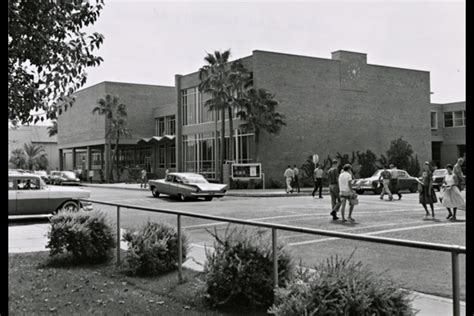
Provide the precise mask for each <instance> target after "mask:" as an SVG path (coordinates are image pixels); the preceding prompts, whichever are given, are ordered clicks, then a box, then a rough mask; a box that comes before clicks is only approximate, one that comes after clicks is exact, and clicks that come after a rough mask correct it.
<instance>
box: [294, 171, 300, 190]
mask: <svg viewBox="0 0 474 316" xmlns="http://www.w3.org/2000/svg"><path fill="white" fill-rule="evenodd" d="M299 174H300V171H299V170H298V168H296V165H294V166H293V175H294V178H293V182H294V186H295V187H296V189H297V190H298V193H300V181H299V179H298V176H299Z"/></svg>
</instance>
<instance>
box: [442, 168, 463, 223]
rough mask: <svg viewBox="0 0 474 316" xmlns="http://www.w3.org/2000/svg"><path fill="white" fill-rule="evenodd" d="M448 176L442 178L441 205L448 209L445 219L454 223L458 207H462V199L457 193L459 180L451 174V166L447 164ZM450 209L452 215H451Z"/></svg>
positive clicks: (459, 192)
mask: <svg viewBox="0 0 474 316" xmlns="http://www.w3.org/2000/svg"><path fill="white" fill-rule="evenodd" d="M446 170H447V171H448V174H447V175H445V176H444V180H443V201H442V202H441V205H443V206H444V207H446V208H447V209H448V213H449V214H448V217H446V219H449V220H452V221H455V220H456V211H457V209H458V207H461V206H463V205H464V199H463V197H462V195H461V191H459V188H458V185H459V179H458V176H457V175H456V174H454V172H453V165H450V164H448V165H447V166H446ZM451 208H452V209H453V213H451Z"/></svg>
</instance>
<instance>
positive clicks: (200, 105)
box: [181, 87, 214, 125]
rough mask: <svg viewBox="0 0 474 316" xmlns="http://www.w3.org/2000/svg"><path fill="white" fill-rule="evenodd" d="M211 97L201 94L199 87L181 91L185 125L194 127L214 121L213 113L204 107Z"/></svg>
mask: <svg viewBox="0 0 474 316" xmlns="http://www.w3.org/2000/svg"><path fill="white" fill-rule="evenodd" d="M207 99H209V96H207V95H203V94H201V92H199V89H198V87H192V88H188V89H183V90H181V107H182V121H183V125H193V124H200V123H206V122H212V121H213V120H214V113H213V111H209V109H208V108H207V107H205V106H204V104H205V102H206V100H207Z"/></svg>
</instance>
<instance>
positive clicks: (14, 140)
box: [8, 125, 59, 171]
mask: <svg viewBox="0 0 474 316" xmlns="http://www.w3.org/2000/svg"><path fill="white" fill-rule="evenodd" d="M29 143H31V144H33V145H37V146H41V147H42V148H43V150H44V153H45V154H46V158H47V159H48V164H49V166H48V170H47V171H50V170H55V169H57V168H59V159H58V140H57V135H54V136H51V137H49V134H48V126H41V125H30V126H21V127H19V128H17V129H10V130H9V131H8V159H9V160H10V157H11V152H12V151H13V150H14V149H17V148H22V149H23V146H24V144H29Z"/></svg>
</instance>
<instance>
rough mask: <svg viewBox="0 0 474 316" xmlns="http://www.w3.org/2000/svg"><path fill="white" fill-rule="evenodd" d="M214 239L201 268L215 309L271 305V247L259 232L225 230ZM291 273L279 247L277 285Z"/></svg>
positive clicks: (287, 260) (283, 252) (289, 262)
mask: <svg viewBox="0 0 474 316" xmlns="http://www.w3.org/2000/svg"><path fill="white" fill-rule="evenodd" d="M210 233H211V234H212V235H213V237H214V238H215V242H214V252H212V253H211V252H209V251H206V257H207V262H206V264H205V266H204V273H205V282H206V285H207V295H208V301H209V303H210V304H211V305H212V306H214V307H242V306H245V307H248V308H268V307H269V306H270V305H271V304H272V302H273V257H272V247H271V243H270V242H269V240H268V239H267V238H263V233H262V232H257V234H255V233H252V234H249V233H247V231H246V230H244V229H241V230H237V229H233V230H231V231H229V227H228V228H227V229H226V231H225V233H224V236H223V237H222V238H221V237H220V236H218V234H217V231H214V233H212V232H210ZM292 271H293V262H292V259H291V257H290V255H289V253H288V252H287V251H286V250H285V249H284V248H283V246H282V245H278V272H279V283H280V285H283V284H285V282H286V281H288V279H289V277H290V275H291V273H292Z"/></svg>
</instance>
